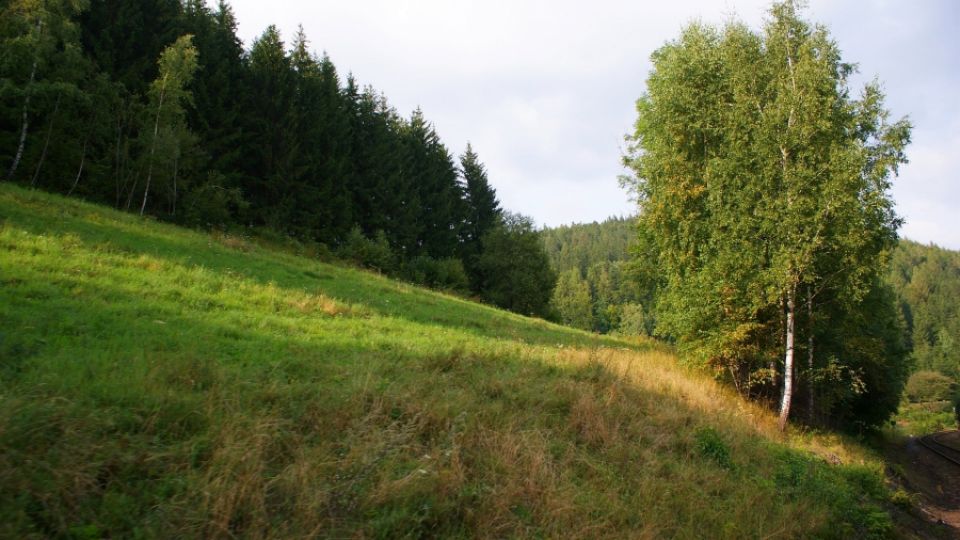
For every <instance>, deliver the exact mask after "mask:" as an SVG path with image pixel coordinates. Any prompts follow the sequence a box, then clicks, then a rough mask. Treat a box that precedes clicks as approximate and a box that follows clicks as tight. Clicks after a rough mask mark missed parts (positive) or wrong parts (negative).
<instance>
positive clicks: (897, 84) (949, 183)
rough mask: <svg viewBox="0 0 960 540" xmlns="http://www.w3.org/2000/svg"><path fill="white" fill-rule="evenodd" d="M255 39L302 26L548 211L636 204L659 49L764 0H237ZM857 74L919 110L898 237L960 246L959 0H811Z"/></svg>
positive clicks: (585, 218)
mask: <svg viewBox="0 0 960 540" xmlns="http://www.w3.org/2000/svg"><path fill="white" fill-rule="evenodd" d="M230 4H231V5H232V6H233V9H234V12H235V14H236V16H237V21H238V25H239V29H238V33H239V35H240V37H241V38H242V39H243V40H244V42H245V44H246V46H247V47H249V46H250V44H251V42H252V40H253V39H255V38H256V37H257V36H258V35H260V34H261V33H262V32H263V30H264V29H265V28H266V27H267V25H269V24H275V25H277V27H278V28H279V29H280V30H281V32H282V34H283V36H284V39H285V40H286V41H287V43H288V44H289V41H290V38H291V37H292V36H293V34H294V32H295V31H296V29H297V25H299V24H302V25H303V28H304V31H305V32H306V35H307V38H308V39H309V40H310V45H311V48H312V49H314V50H315V51H317V52H318V53H319V52H324V51H325V52H327V53H328V54H329V55H330V57H331V58H332V59H333V61H334V63H335V64H336V66H337V68H338V70H340V72H341V75H343V76H345V75H346V74H347V73H350V72H352V73H353V74H354V76H355V77H356V79H357V81H358V82H359V83H360V84H362V85H366V84H370V85H372V86H373V87H374V88H376V89H377V90H378V91H381V92H383V93H384V94H385V95H386V96H387V98H388V100H389V101H390V103H391V104H392V105H393V106H394V107H395V108H396V109H397V110H398V111H399V112H400V114H401V115H404V116H408V115H409V114H410V113H411V112H412V111H413V110H414V109H415V108H417V107H420V108H421V109H422V110H423V112H424V115H425V116H426V118H427V119H428V120H429V121H431V122H432V123H433V124H434V126H435V127H436V130H437V132H438V134H439V135H440V137H441V139H442V140H443V141H444V143H445V144H446V145H447V148H448V149H449V150H450V151H451V153H452V154H453V155H455V156H459V155H460V154H461V153H462V152H463V150H464V149H465V147H466V144H467V142H470V143H471V144H472V145H473V148H474V150H475V151H476V152H477V153H478V155H479V157H480V160H481V161H482V162H483V163H484V164H485V165H486V167H487V172H488V176H489V180H490V183H491V184H492V185H493V186H494V188H495V189H496V190H497V194H498V196H499V198H500V200H501V203H502V206H504V207H505V208H507V209H509V210H511V211H514V212H520V213H522V214H526V215H529V216H532V217H533V218H534V219H535V220H536V221H537V223H538V224H540V225H547V226H557V225H562V224H567V223H573V222H577V223H583V222H591V221H602V220H603V219H605V218H607V217H609V216H614V215H617V216H619V215H630V214H633V213H635V208H636V205H635V203H633V202H631V201H630V200H629V196H628V194H627V193H626V192H625V191H624V190H622V189H621V188H620V187H619V185H618V182H617V178H618V176H619V175H621V174H624V173H625V172H627V171H625V170H624V169H623V167H622V165H621V156H622V154H623V151H624V146H625V143H624V135H626V134H627V133H628V132H630V131H631V126H632V124H633V122H634V120H635V119H636V112H635V108H634V104H635V102H636V99H637V98H638V97H639V96H640V95H641V94H642V93H643V91H644V88H645V80H646V78H647V75H648V72H649V70H650V67H651V64H650V60H649V58H650V54H651V53H653V52H654V51H655V50H656V49H657V48H659V47H660V46H662V45H663V44H664V43H666V42H667V41H669V40H672V39H674V38H676V37H677V36H678V35H679V33H680V31H681V29H682V28H683V27H684V26H685V25H686V24H688V23H690V22H693V21H702V22H704V23H708V24H714V25H721V24H723V23H724V22H725V21H728V20H730V19H731V18H735V19H737V20H740V21H743V22H745V23H747V24H748V25H750V26H751V27H753V28H754V29H759V28H760V27H761V25H762V23H763V21H764V18H765V17H766V11H767V9H768V7H769V5H770V3H769V1H766V0H764V1H761V0H712V1H709V0H672V1H670V2H641V1H637V0H592V1H589V2H587V1H582V0H580V1H571V0H512V1H511V0H476V1H474V0H422V1H413V0H366V1H360V0H352V1H351V0H320V1H310V0H275V1H272V2H264V1H263V0H232V1H231V2H230ZM804 16H805V18H806V19H807V20H811V21H814V22H818V23H823V24H825V25H826V26H827V28H828V29H829V30H830V33H831V35H832V37H833V38H834V39H835V40H836V41H837V43H838V45H839V47H840V49H841V51H842V58H843V60H844V61H846V62H854V63H857V64H858V65H859V67H860V75H859V76H858V79H855V80H854V83H855V84H856V85H857V86H862V84H863V82H866V81H869V80H872V79H874V78H877V79H878V80H879V81H880V82H881V83H882V85H883V88H884V90H885V92H886V105H887V108H888V109H889V110H890V112H891V117H892V119H893V120H896V119H899V118H901V117H904V116H907V117H909V118H910V120H911V121H912V122H913V124H914V130H913V142H912V144H911V145H910V147H909V148H908V149H907V155H908V157H909V159H910V163H909V164H907V165H905V166H903V167H901V169H900V176H899V177H898V178H897V179H896V180H895V182H894V187H893V190H892V196H893V199H894V201H895V202H896V205H897V211H898V213H899V214H900V215H901V216H902V217H904V218H905V220H906V223H905V225H904V227H903V228H902V229H901V236H903V237H906V238H910V239H913V240H917V241H920V242H923V243H930V242H932V243H936V244H938V245H941V246H944V247H949V248H952V249H960V226H958V224H960V218H958V217H957V215H958V214H960V33H958V30H957V23H958V22H960V2H956V1H955V0H915V1H911V2H902V1H899V2H898V1H892V0H860V1H854V0H811V1H810V2H809V5H808V7H807V9H806V11H805V13H804Z"/></svg>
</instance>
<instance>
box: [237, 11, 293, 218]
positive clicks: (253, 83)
mask: <svg viewBox="0 0 960 540" xmlns="http://www.w3.org/2000/svg"><path fill="white" fill-rule="evenodd" d="M244 111H245V112H244V116H243V124H244V129H245V138H244V156H243V158H244V172H245V177H246V182H245V185H244V196H245V197H246V198H247V200H248V201H249V202H250V214H251V218H252V219H253V221H254V223H256V224H259V225H266V226H268V227H270V228H273V229H276V230H278V231H288V230H292V229H295V228H296V227H295V226H294V225H292V221H291V219H292V217H293V216H294V214H295V206H296V204H297V199H298V197H299V196H300V194H299V193H297V190H296V187H297V186H299V185H300V180H301V177H302V175H303V170H302V168H301V166H300V163H299V160H298V153H299V152H300V150H301V147H300V141H299V140H297V134H298V130H299V128H300V124H301V122H306V121H307V119H305V118H299V117H298V116H297V114H296V113H297V111H296V76H295V72H294V69H293V67H292V66H291V64H290V58H289V57H288V56H287V53H286V51H285V50H284V45H283V41H282V40H281V38H280V32H279V31H278V30H277V27H276V26H272V25H271V26H269V27H268V28H267V30H266V31H264V33H263V34H262V35H261V36H260V37H259V38H258V39H257V40H256V41H254V43H253V47H252V48H251V49H250V60H249V74H248V84H247V87H246V95H245V96H244Z"/></svg>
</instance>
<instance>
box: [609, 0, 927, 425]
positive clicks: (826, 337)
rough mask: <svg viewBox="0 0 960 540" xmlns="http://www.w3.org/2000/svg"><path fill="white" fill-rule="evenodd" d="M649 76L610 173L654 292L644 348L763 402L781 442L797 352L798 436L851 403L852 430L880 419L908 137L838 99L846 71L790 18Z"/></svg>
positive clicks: (696, 48) (688, 37) (729, 31)
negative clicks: (626, 171) (673, 348)
mask: <svg viewBox="0 0 960 540" xmlns="http://www.w3.org/2000/svg"><path fill="white" fill-rule="evenodd" d="M652 60H653V70H652V71H651V74H650V76H649V78H648V80H647V91H646V93H645V94H644V95H643V96H642V97H641V98H640V99H639V101H638V102H637V112H638V118H637V122H636V125H635V130H634V133H633V134H632V135H631V136H630V137H629V140H630V142H631V148H630V150H629V152H628V155H627V156H626V158H625V161H626V164H627V165H628V166H629V167H630V168H631V169H632V170H633V171H634V173H635V176H634V177H633V179H632V180H631V183H632V187H633V188H634V189H635V190H636V193H637V196H638V200H639V205H640V224H641V229H642V230H643V235H642V236H643V238H642V241H641V242H640V245H641V249H642V250H643V251H644V253H643V254H642V256H643V257H644V258H647V259H649V260H653V261H655V262H656V264H655V265H654V266H655V268H656V271H657V272H658V274H659V275H658V276H657V278H656V279H658V280H659V281H660V283H659V289H658V290H659V294H658V305H657V324H658V331H659V332H660V333H662V334H663V335H667V336H670V337H672V338H673V339H676V341H677V342H678V344H679V345H680V346H681V347H682V348H683V349H684V350H686V351H687V352H688V353H689V354H690V355H692V356H693V357H695V358H697V359H699V360H700V361H701V362H703V363H705V364H708V365H710V366H712V367H714V368H715V369H716V370H717V371H718V373H725V374H726V376H728V377H729V378H730V379H731V380H732V381H733V382H734V383H735V384H736V385H737V387H738V388H739V389H741V391H743V392H745V393H749V394H751V395H757V396H760V397H764V398H767V399H770V400H771V401H774V400H776V401H779V402H780V411H781V426H783V425H785V423H786V421H787V418H788V416H789V414H790V411H791V406H792V398H793V395H794V390H795V389H796V387H797V383H796V375H797V370H798V360H797V359H798V354H797V353H798V352H800V353H804V354H805V355H806V361H805V362H804V364H805V365H804V366H803V368H802V370H801V371H802V372H801V373H799V375H800V379H801V380H802V381H804V383H805V384H804V385H803V386H804V392H805V394H806V396H805V397H806V398H807V399H806V400H805V404H804V405H805V406H804V409H806V412H807V414H808V416H809V417H810V418H813V417H814V416H819V417H821V418H827V417H830V418H838V417H842V416H843V415H841V414H839V411H849V410H853V409H857V408H861V406H862V405H863V404H864V403H865V400H867V402H872V403H873V404H874V405H875V406H876V407H875V409H876V413H875V414H873V415H872V417H871V418H870V419H869V421H870V422H872V423H875V422H876V421H879V420H882V419H884V418H885V417H886V416H887V415H889V414H890V413H891V412H893V410H895V408H896V402H897V397H898V396H899V393H900V390H901V389H902V384H903V380H904V379H905V373H906V370H905V362H904V361H903V359H904V348H903V345H902V342H901V341H902V340H900V334H899V330H898V328H899V327H898V325H897V316H896V311H895V309H894V305H893V302H892V295H890V294H889V291H885V290H884V286H883V285H882V283H881V281H880V277H881V273H882V269H883V268H884V262H885V259H886V257H887V255H888V254H889V252H890V250H891V249H892V248H893V247H894V246H895V242H896V239H897V236H896V231H897V228H898V226H899V224H900V220H899V219H898V218H897V217H896V215H895V214H894V212H893V202H892V200H891V199H890V196H889V187H890V182H891V178H892V176H893V175H895V174H896V172H897V166H898V165H899V164H900V163H902V162H904V161H905V160H906V158H905V155H904V148H905V146H906V144H907V143H908V142H909V136H910V124H909V122H907V121H906V120H900V121H895V122H891V121H890V120H889V115H888V113H887V111H886V110H885V109H884V107H883V95H882V93H881V91H880V86H879V84H878V83H876V82H873V83H870V84H868V85H867V86H866V87H865V88H864V89H863V91H862V92H861V93H860V95H859V97H852V96H851V92H850V89H849V87H848V82H847V81H848V78H849V76H850V75H851V74H852V73H853V72H854V66H853V65H852V64H849V63H845V62H843V61H842V60H841V56H840V51H839V49H838V48H837V46H836V43H835V42H834V41H833V40H832V39H831V38H830V36H829V33H828V31H827V30H826V28H824V27H822V26H819V25H812V24H810V23H808V22H807V21H805V20H804V19H802V18H801V16H800V13H799V10H798V7H797V3H796V2H793V1H786V2H780V3H776V4H774V5H773V7H772V8H771V10H770V13H769V17H768V20H767V21H766V23H765V25H764V27H763V30H762V32H759V33H757V32H754V31H752V30H750V29H749V28H747V27H746V26H744V25H743V24H739V23H735V22H732V23H729V24H727V25H725V26H724V27H722V28H713V27H710V26H706V25H702V24H692V25H690V26H688V27H687V28H685V29H684V30H683V32H682V33H681V35H680V37H679V38H678V39H677V40H675V41H673V42H670V43H668V44H666V45H664V46H663V47H662V48H660V49H659V50H657V51H656V52H655V53H654V54H653V57H652ZM854 340H856V341H857V346H856V347H854V346H851V343H852V341H854ZM877 370H880V371H879V372H880V373H882V376H883V377H884V378H885V379H884V380H883V381H880V380H874V379H873V376H874V374H875V373H876V372H877ZM777 389H779V392H778V391H777ZM778 393H779V395H777V394H778ZM817 397H820V398H822V399H820V400H819V402H818V401H817V400H815V398H817Z"/></svg>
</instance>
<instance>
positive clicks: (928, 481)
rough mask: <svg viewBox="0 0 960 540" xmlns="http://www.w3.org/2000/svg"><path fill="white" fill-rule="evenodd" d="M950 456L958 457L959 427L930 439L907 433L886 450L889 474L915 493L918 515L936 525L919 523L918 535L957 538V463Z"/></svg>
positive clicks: (959, 496)
mask: <svg viewBox="0 0 960 540" xmlns="http://www.w3.org/2000/svg"><path fill="white" fill-rule="evenodd" d="M925 443H926V444H925ZM937 443H939V444H941V445H944V446H946V447H947V448H943V447H940V446H937ZM931 447H933V448H931ZM951 448H952V449H953V450H951ZM938 450H939V452H941V453H943V454H946V456H944V455H941V454H940V453H938ZM950 457H954V458H956V457H960V431H952V432H947V433H942V434H938V435H937V436H936V437H935V438H933V440H931V438H927V439H922V438H918V437H910V438H908V439H905V440H904V441H903V443H902V444H899V445H896V446H894V447H892V448H891V449H890V451H889V455H888V460H889V463H890V465H891V467H890V468H891V473H892V474H891V476H892V477H893V479H894V481H895V482H897V483H899V484H900V486H901V487H902V488H903V489H904V490H905V491H907V492H908V493H911V494H915V496H916V502H917V508H918V510H919V514H920V516H917V517H922V518H925V519H926V520H927V521H929V522H932V523H934V524H936V525H937V526H935V527H926V526H921V525H922V524H919V523H918V524H917V527H916V528H914V532H915V533H916V534H917V537H918V538H958V539H960V464H957V463H955V462H954V461H951V460H950V459H949V458H950ZM911 528H913V527H911Z"/></svg>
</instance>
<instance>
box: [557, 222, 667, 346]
mask: <svg viewBox="0 0 960 540" xmlns="http://www.w3.org/2000/svg"><path fill="white" fill-rule="evenodd" d="M542 235H543V243H544V246H545V247H546V250H547V254H548V255H549V256H550V260H551V263H552V264H553V267H554V268H555V269H556V270H557V271H558V272H559V274H560V280H559V282H558V284H557V288H556V289H555V290H554V295H553V299H552V300H551V302H552V304H553V307H554V310H555V311H557V314H558V316H560V317H561V319H562V320H564V321H565V324H568V325H571V326H575V327H577V328H582V329H584V330H592V331H595V332H601V333H619V334H621V335H634V336H640V335H651V334H652V332H653V321H654V318H653V315H652V313H650V311H649V310H647V309H646V308H645V307H644V306H646V305H652V303H653V302H652V299H653V290H652V289H650V288H648V287H645V286H642V284H641V282H640V281H639V280H638V272H637V270H638V267H639V265H637V264H635V263H634V262H631V261H630V260H629V259H630V256H631V251H632V250H634V249H636V247H635V246H633V245H632V244H634V243H635V242H634V240H635V236H636V219H635V218H611V219H608V220H606V221H604V222H602V223H589V224H578V225H568V226H562V227H557V228H554V229H545V230H544V231H543V233H542ZM584 289H585V292H584Z"/></svg>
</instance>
